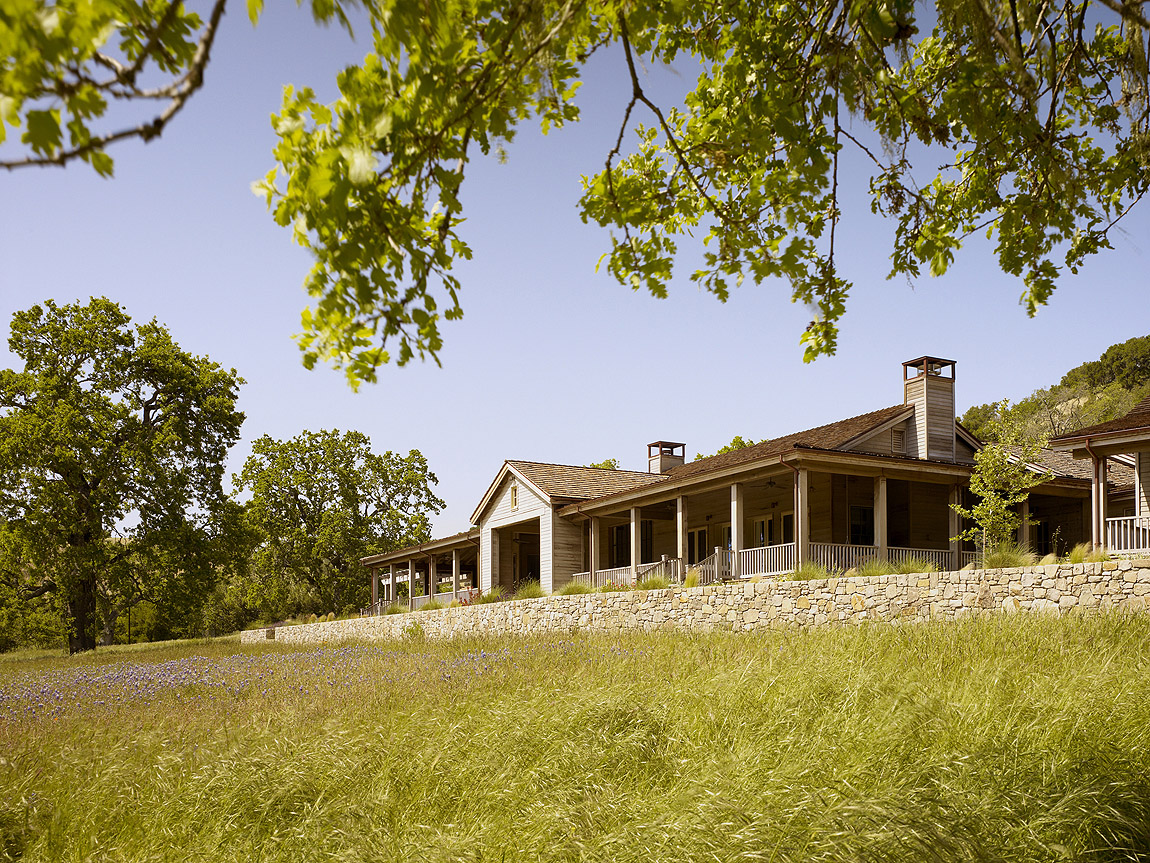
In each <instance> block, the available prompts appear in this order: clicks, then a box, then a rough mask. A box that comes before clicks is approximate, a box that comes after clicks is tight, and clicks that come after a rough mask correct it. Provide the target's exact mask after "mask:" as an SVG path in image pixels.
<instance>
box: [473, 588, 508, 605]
mask: <svg viewBox="0 0 1150 863" xmlns="http://www.w3.org/2000/svg"><path fill="white" fill-rule="evenodd" d="M503 597H504V593H503V588H502V587H500V586H499V585H498V584H497V585H495V586H493V587H492V588H491V589H490V590H489V591H487V593H481V594H480V595H479V596H478V597H476V598H475V599H473V600H471V603H472V605H475V604H479V605H486V604H487V603H489V602H502V601H503Z"/></svg>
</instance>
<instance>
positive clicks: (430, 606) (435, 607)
mask: <svg viewBox="0 0 1150 863" xmlns="http://www.w3.org/2000/svg"><path fill="white" fill-rule="evenodd" d="M446 607H447V606H446V605H444V604H443V603H442V602H439V601H438V600H435V599H429V600H427V602H425V603H423V605H421V606H420V607H419V610H420V611H439V609H441V608H446Z"/></svg>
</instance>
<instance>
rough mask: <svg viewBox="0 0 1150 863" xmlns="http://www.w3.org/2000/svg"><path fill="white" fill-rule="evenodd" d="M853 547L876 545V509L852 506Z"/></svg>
mask: <svg viewBox="0 0 1150 863" xmlns="http://www.w3.org/2000/svg"><path fill="white" fill-rule="evenodd" d="M850 519H851V545H874V507H873V506H852V507H851V509H850Z"/></svg>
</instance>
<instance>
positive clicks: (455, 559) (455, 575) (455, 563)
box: [451, 548, 460, 601]
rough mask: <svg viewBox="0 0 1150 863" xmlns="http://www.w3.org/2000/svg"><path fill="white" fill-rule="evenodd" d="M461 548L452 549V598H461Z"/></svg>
mask: <svg viewBox="0 0 1150 863" xmlns="http://www.w3.org/2000/svg"><path fill="white" fill-rule="evenodd" d="M459 563H460V561H459V549H458V548H453V549H452V550H451V599H452V601H454V600H456V599H459Z"/></svg>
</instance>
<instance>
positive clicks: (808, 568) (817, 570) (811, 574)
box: [780, 560, 831, 581]
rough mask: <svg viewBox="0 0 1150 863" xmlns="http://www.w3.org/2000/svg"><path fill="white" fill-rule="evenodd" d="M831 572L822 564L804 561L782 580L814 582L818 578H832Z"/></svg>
mask: <svg viewBox="0 0 1150 863" xmlns="http://www.w3.org/2000/svg"><path fill="white" fill-rule="evenodd" d="M830 577H831V571H830V570H829V569H827V568H826V567H825V566H823V565H822V564H820V563H815V562H814V561H812V560H807V561H803V563H802V565H801V566H799V568H798V569H796V570H795V571H794V572H792V573H791V574H790V575H789V576H787V577H784V578H782V579H780V580H783V581H813V580H815V579H817V578H830Z"/></svg>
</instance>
